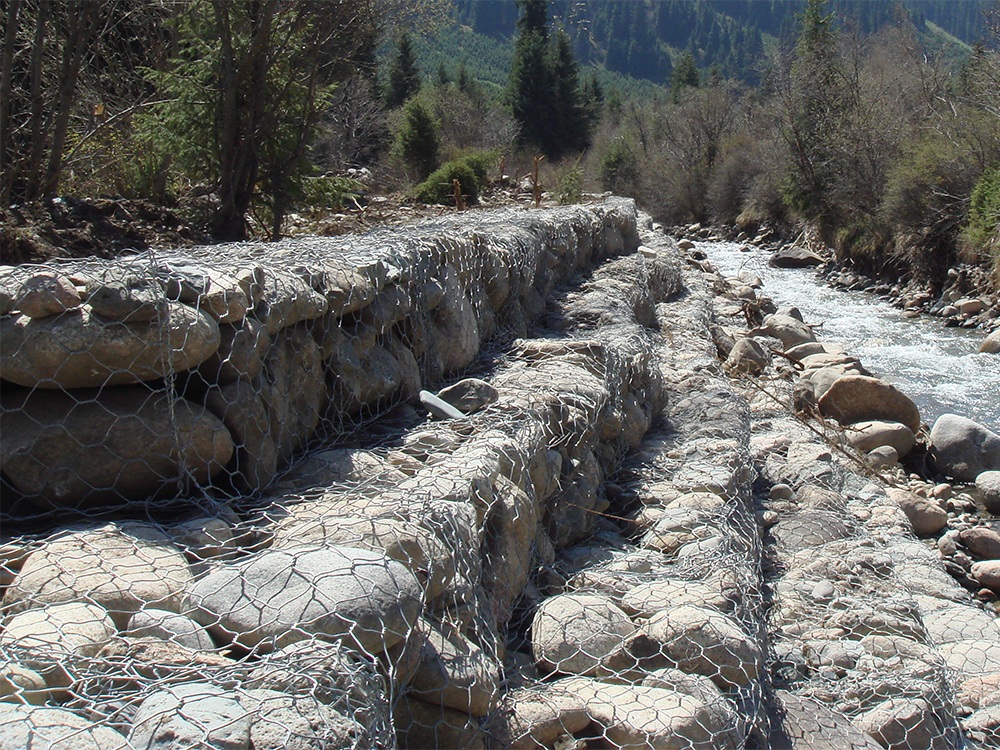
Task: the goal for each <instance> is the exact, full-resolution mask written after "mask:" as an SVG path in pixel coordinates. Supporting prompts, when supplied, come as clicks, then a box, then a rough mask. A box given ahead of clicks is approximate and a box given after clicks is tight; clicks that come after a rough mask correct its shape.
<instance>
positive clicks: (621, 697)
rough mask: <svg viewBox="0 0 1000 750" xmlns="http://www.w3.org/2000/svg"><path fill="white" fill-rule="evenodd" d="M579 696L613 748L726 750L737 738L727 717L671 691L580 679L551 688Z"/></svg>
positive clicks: (739, 743) (738, 743) (739, 742)
mask: <svg viewBox="0 0 1000 750" xmlns="http://www.w3.org/2000/svg"><path fill="white" fill-rule="evenodd" d="M555 684H556V685H558V686H559V687H560V688H562V689H565V690H567V691H569V692H571V693H573V694H575V695H576V696H577V697H579V698H580V699H581V700H582V701H583V702H584V704H585V705H586V706H587V713H589V714H590V717H591V718H592V719H593V720H594V721H595V722H596V723H597V724H599V725H601V727H603V735H604V737H605V738H606V740H607V741H608V742H609V743H610V744H611V745H612V746H613V747H622V748H626V747H628V748H637V747H643V748H649V749H650V750H682V749H683V750H693V749H694V748H698V749H699V750H702V749H703V750H708V748H712V749H713V750H715V749H717V750H730V748H732V749H733V750H735V748H738V747H741V746H742V742H743V738H742V737H741V736H740V735H739V733H738V731H737V730H736V728H735V727H734V726H733V725H732V724H731V723H730V721H731V719H732V716H731V712H729V711H725V710H722V709H721V707H720V706H718V705H716V704H706V703H703V702H702V701H699V700H697V699H695V698H692V697H690V696H687V695H682V694H681V693H678V692H675V691H673V690H665V689H663V688H658V687H647V686H645V685H612V684H608V683H603V682H598V681H597V680H592V679H588V678H586V677H569V678H566V679H564V680H560V681H559V682H557V683H555Z"/></svg>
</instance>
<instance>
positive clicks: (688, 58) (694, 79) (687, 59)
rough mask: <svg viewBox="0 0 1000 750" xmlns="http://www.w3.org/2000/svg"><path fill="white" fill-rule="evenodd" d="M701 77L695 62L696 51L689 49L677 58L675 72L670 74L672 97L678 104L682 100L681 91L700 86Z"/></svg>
mask: <svg viewBox="0 0 1000 750" xmlns="http://www.w3.org/2000/svg"><path fill="white" fill-rule="evenodd" d="M700 83H701V77H700V76H699V74H698V66H697V65H696V64H695V59H694V53H693V52H691V51H690V50H688V51H687V52H685V53H684V54H683V55H681V56H680V58H679V59H678V60H677V65H675V66H674V70H673V73H671V75H670V98H671V100H672V101H673V102H674V104H676V103H677V102H678V101H680V96H681V91H682V90H684V89H685V88H689V87H691V88H698V86H699V84H700Z"/></svg>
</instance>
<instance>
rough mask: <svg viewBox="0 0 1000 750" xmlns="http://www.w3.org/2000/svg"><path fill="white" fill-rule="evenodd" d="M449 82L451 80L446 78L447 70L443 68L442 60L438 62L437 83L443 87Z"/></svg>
mask: <svg viewBox="0 0 1000 750" xmlns="http://www.w3.org/2000/svg"><path fill="white" fill-rule="evenodd" d="M449 83H451V80H450V79H449V78H448V71H447V70H446V69H445V67H444V62H443V61H442V62H440V63H438V70H437V85H438V86H441V87H444V86H447V85H448V84H449Z"/></svg>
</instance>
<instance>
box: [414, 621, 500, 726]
mask: <svg viewBox="0 0 1000 750" xmlns="http://www.w3.org/2000/svg"><path fill="white" fill-rule="evenodd" d="M421 631H422V632H423V633H424V634H425V635H426V638H425V639H424V642H423V649H422V653H421V656H420V665H419V666H418V667H417V671H416V673H415V674H414V675H413V679H412V680H411V681H410V689H409V692H410V694H411V695H414V696H416V697H418V698H422V699H423V700H425V701H427V702H428V703H436V704H438V705H441V706H447V707H448V708H455V709H458V710H459V711H464V712H466V713H468V714H471V715H472V716H485V715H486V714H488V713H489V712H490V711H492V710H493V709H494V708H496V706H497V702H498V700H499V697H500V669H499V665H498V664H497V663H496V662H495V661H494V660H493V659H492V658H491V657H490V656H489V654H487V653H486V652H485V651H484V650H483V649H482V648H480V647H479V646H477V645H476V644H475V643H473V642H472V641H470V640H469V639H468V638H466V637H465V636H463V635H462V634H461V633H460V632H458V631H457V630H449V631H448V632H446V631H445V630H443V629H441V628H439V627H435V626H433V625H431V624H430V623H424V625H423V627H422V628H421Z"/></svg>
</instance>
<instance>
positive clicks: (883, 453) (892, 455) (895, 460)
mask: <svg viewBox="0 0 1000 750" xmlns="http://www.w3.org/2000/svg"><path fill="white" fill-rule="evenodd" d="M865 462H866V463H867V464H868V465H869V466H871V467H872V468H873V469H875V471H880V470H882V469H891V468H893V467H894V466H896V465H897V464H899V452H898V451H897V450H896V449H895V448H893V447H892V446H891V445H880V446H879V447H878V448H873V449H872V450H870V451H869V452H868V454H867V455H866V456H865Z"/></svg>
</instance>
